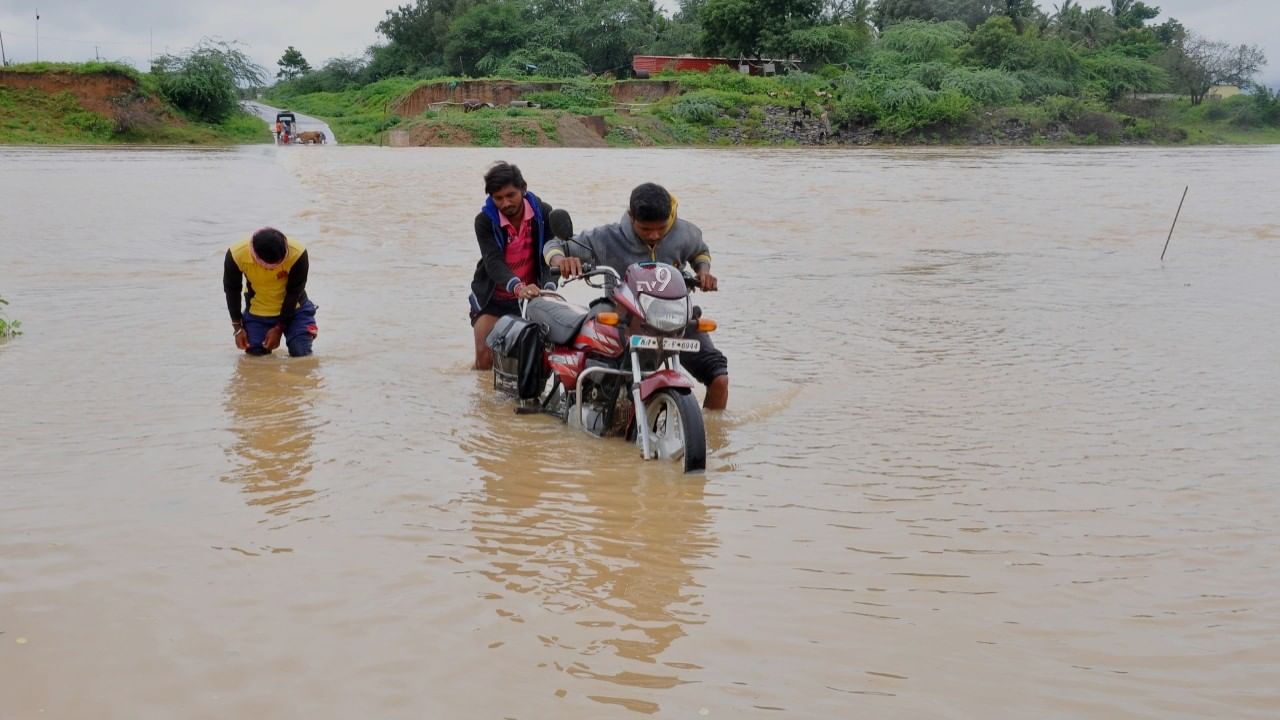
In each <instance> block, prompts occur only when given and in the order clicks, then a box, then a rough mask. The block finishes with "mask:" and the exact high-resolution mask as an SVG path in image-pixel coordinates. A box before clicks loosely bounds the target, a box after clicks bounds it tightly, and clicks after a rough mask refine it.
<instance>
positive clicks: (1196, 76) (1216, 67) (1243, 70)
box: [1161, 33, 1267, 105]
mask: <svg viewBox="0 0 1280 720" xmlns="http://www.w3.org/2000/svg"><path fill="white" fill-rule="evenodd" d="M1266 64H1267V57H1266V55H1265V54H1264V53H1263V52H1262V50H1261V48H1259V47H1257V46H1256V45H1236V46H1232V45H1228V44H1227V43H1223V42H1215V41H1213V40H1209V39H1208V38H1205V37H1202V36H1199V35H1196V34H1193V33H1188V34H1187V35H1186V36H1185V37H1184V38H1183V39H1182V40H1181V41H1180V42H1178V43H1177V44H1175V45H1174V46H1173V47H1171V48H1169V50H1168V51H1166V52H1165V54H1164V56H1163V57H1162V58H1161V65H1162V66H1163V67H1164V69H1165V70H1167V71H1168V72H1169V75H1170V76H1172V78H1173V84H1174V87H1176V88H1177V89H1178V90H1180V91H1182V92H1184V93H1186V94H1187V95H1188V96H1189V97H1190V98H1191V104H1192V105H1199V104H1200V103H1201V102H1203V101H1204V99H1205V97H1206V96H1207V95H1208V94H1209V91H1210V90H1212V89H1213V87H1214V86H1215V85H1236V86H1241V87H1243V86H1247V85H1249V84H1251V83H1252V82H1253V78H1254V77H1255V76H1257V74H1258V72H1259V71H1260V70H1262V68H1263V67H1265V66H1266Z"/></svg>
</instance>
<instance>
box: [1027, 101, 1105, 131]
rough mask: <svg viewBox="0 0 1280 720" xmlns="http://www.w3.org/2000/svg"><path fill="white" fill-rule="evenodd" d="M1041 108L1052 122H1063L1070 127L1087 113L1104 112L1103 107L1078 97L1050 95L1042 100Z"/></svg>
mask: <svg viewBox="0 0 1280 720" xmlns="http://www.w3.org/2000/svg"><path fill="white" fill-rule="evenodd" d="M1039 104H1040V107H1041V108H1043V109H1044V111H1045V113H1046V114H1048V116H1049V118H1050V119H1051V120H1056V121H1058V122H1063V123H1066V124H1068V125H1071V124H1073V123H1075V122H1076V121H1077V120H1079V119H1080V118H1081V117H1082V116H1083V115H1084V114H1085V113H1089V112H1094V113H1097V112H1102V110H1103V108H1102V106H1101V105H1099V104H1097V103H1094V102H1090V101H1088V100H1084V99H1081V98H1077V97H1064V96H1062V95H1050V96H1048V97H1043V98H1040V103H1039Z"/></svg>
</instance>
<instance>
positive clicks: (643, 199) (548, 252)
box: [543, 183, 729, 410]
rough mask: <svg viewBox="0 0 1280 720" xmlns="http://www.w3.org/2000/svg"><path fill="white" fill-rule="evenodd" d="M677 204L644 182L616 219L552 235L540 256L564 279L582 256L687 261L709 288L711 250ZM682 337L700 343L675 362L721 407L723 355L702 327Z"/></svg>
mask: <svg viewBox="0 0 1280 720" xmlns="http://www.w3.org/2000/svg"><path fill="white" fill-rule="evenodd" d="M677 205H678V204H677V202H676V199H675V198H674V197H672V196H671V193H669V192H667V190H666V189H665V188H663V187H662V186H661V185H655V184H653V183H644V184H643V185H640V186H637V187H636V189H635V190H632V191H631V203H630V205H629V207H628V209H627V213H626V214H625V215H623V216H622V219H621V220H620V221H619V222H617V223H614V224H612V225H602V226H600V227H598V228H593V229H591V230H587V231H584V232H582V233H579V234H578V235H577V236H576V237H575V238H574V242H572V243H566V242H565V241H564V240H561V239H559V238H555V239H553V240H551V241H550V242H548V243H547V244H546V246H545V248H544V250H543V256H544V258H545V259H546V261H547V265H549V266H551V267H553V268H559V269H560V276H561V277H563V278H566V279H568V278H574V277H577V276H578V275H580V274H582V261H583V260H584V259H586V260H590V261H591V262H594V263H595V264H597V265H608V266H609V267H612V268H613V269H615V270H617V271H618V272H623V271H625V270H626V268H627V266H629V265H631V264H633V263H638V262H652V261H656V262H663V263H667V264H669V265H674V266H675V267H676V268H679V269H684V266H685V264H686V263H687V264H689V265H690V266H692V267H693V271H694V273H695V274H696V275H697V278H698V287H699V288H701V289H702V290H703V291H705V292H715V291H716V290H717V289H718V287H719V282H718V281H717V280H716V277H715V276H714V275H712V274H711V251H710V250H709V249H708V248H707V244H706V243H705V242H703V240H702V231H701V230H699V229H698V226H697V225H694V224H693V223H691V222H689V221H687V220H682V219H680V218H679V217H677V215H676V209H677ZM688 337H691V338H695V339H697V340H699V341H700V342H701V348H702V349H701V350H699V351H698V352H696V353H683V354H682V355H681V357H680V361H681V365H683V366H684V368H685V369H686V370H688V371H689V374H691V375H693V377H694V378H695V379H697V380H698V382H700V383H702V384H703V385H706V386H707V397H706V399H705V400H704V401H703V407H705V408H706V409H708V410H723V409H724V408H725V406H726V405H727V404H728V402H729V361H728V360H727V359H725V356H724V353H721V352H720V351H719V350H717V349H716V346H715V345H714V344H713V343H712V342H711V336H710V335H708V334H707V333H703V332H697V331H691V332H690V333H689V334H688Z"/></svg>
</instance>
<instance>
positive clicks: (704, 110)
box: [671, 98, 720, 125]
mask: <svg viewBox="0 0 1280 720" xmlns="http://www.w3.org/2000/svg"><path fill="white" fill-rule="evenodd" d="M671 113H672V114H673V115H675V116H676V117H677V118H679V119H681V120H683V121H685V122H687V123H693V124H695V125H710V124H711V123H713V122H715V121H716V120H718V119H719V118H720V108H718V107H716V105H715V103H711V102H707V101H705V100H697V99H694V98H683V99H681V100H680V101H679V102H677V103H676V104H675V107H673V108H672V109H671Z"/></svg>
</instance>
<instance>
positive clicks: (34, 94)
mask: <svg viewBox="0 0 1280 720" xmlns="http://www.w3.org/2000/svg"><path fill="white" fill-rule="evenodd" d="M9 74H12V75H14V76H23V77H21V78H15V80H17V79H21V80H23V81H24V83H26V84H34V87H26V88H16V87H6V86H5V75H9ZM270 141H271V135H270V133H268V131H267V126H266V123H264V122H263V121H262V120H261V119H259V118H257V117H256V116H254V115H250V114H248V113H236V114H235V115H232V116H231V117H230V118H228V119H227V120H226V121H224V122H222V123H219V124H210V123H201V122H195V121H193V120H191V119H189V118H187V117H185V116H184V115H183V114H182V113H181V112H179V111H178V110H176V109H175V108H173V107H172V106H171V105H169V104H168V103H166V102H165V100H164V99H163V97H162V95H161V94H160V92H159V90H158V87H157V84H156V81H155V78H154V77H153V76H151V75H150V74H144V73H139V72H137V71H136V70H134V69H133V68H131V67H128V66H124V65H117V64H113V63H96V62H90V63H29V64H26V65H15V66H11V67H7V68H4V69H3V70H0V144H16V145H106V144H154V145H230V144H248V143H265V142H270Z"/></svg>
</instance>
